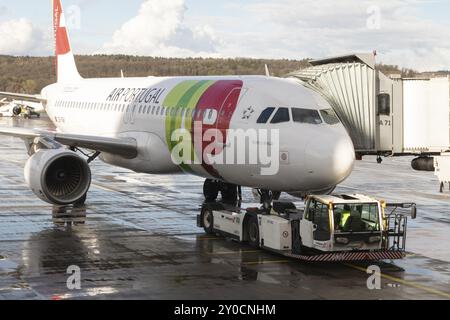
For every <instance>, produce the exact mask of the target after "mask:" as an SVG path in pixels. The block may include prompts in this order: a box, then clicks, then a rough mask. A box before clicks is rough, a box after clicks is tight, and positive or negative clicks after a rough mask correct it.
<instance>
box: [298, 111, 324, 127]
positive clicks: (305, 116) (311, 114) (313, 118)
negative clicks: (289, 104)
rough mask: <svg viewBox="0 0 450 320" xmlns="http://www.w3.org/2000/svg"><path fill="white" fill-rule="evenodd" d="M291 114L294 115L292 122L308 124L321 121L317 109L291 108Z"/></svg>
mask: <svg viewBox="0 0 450 320" xmlns="http://www.w3.org/2000/svg"><path fill="white" fill-rule="evenodd" d="M292 116H293V117H294V122H300V123H309V124H321V123H322V119H321V118H320V115H319V111H317V110H311V109H299V108H292Z"/></svg>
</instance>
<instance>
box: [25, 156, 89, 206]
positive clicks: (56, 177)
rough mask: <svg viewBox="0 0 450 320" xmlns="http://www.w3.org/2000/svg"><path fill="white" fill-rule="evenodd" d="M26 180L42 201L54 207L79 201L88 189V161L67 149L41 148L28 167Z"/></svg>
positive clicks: (26, 168)
mask: <svg viewBox="0 0 450 320" xmlns="http://www.w3.org/2000/svg"><path fill="white" fill-rule="evenodd" d="M25 180H26V182H27V184H28V186H29V187H30V189H31V190H32V191H33V192H34V194H36V196H38V197H39V198H40V199H41V200H43V201H45V202H48V203H50V204H54V205H69V204H73V203H76V202H78V201H79V200H81V199H82V198H84V196H85V195H86V193H87V192H88V190H89V187H90V185H91V170H90V168H89V165H88V164H87V162H86V160H84V159H83V158H81V157H80V156H79V155H77V154H76V153H75V152H73V151H70V150H65V149H40V150H39V151H38V152H36V153H35V154H34V155H33V156H32V157H31V158H30V159H29V160H28V162H27V164H26V165H25Z"/></svg>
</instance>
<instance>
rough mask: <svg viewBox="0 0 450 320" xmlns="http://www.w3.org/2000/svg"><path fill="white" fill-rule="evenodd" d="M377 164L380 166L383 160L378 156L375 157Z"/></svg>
mask: <svg viewBox="0 0 450 320" xmlns="http://www.w3.org/2000/svg"><path fill="white" fill-rule="evenodd" d="M377 163H378V164H382V163H383V158H382V157H380V156H378V157H377Z"/></svg>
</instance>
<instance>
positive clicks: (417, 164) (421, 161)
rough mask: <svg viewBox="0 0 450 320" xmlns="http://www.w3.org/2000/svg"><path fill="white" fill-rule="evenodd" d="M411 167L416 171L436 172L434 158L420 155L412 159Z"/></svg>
mask: <svg viewBox="0 0 450 320" xmlns="http://www.w3.org/2000/svg"><path fill="white" fill-rule="evenodd" d="M411 167H412V168H413V169H414V170H416V171H428V172H434V171H435V168H434V158H432V157H419V158H416V159H414V160H413V161H411Z"/></svg>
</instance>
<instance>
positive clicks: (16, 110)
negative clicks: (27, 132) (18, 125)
mask: <svg viewBox="0 0 450 320" xmlns="http://www.w3.org/2000/svg"><path fill="white" fill-rule="evenodd" d="M12 112H13V114H14V115H15V116H20V115H21V114H22V108H21V107H19V106H15V107H14V108H13V109H12Z"/></svg>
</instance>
